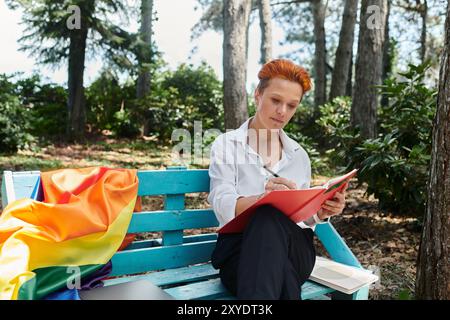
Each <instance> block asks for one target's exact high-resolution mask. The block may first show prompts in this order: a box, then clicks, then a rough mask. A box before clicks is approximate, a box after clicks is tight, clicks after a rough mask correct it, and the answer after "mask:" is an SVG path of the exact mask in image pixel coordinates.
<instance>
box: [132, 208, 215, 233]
mask: <svg viewBox="0 0 450 320" xmlns="http://www.w3.org/2000/svg"><path fill="white" fill-rule="evenodd" d="M218 225H219V223H218V221H217V219H216V216H215V215H214V212H213V211H212V210H211V209H203V210H201V209H200V210H199V209H187V210H165V211H151V212H137V213H134V214H133V217H132V218H131V222H130V226H129V227H128V233H139V232H157V231H171V230H179V229H197V228H209V227H216V226H218Z"/></svg>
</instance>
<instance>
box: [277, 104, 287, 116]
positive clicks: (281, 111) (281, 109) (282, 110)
mask: <svg viewBox="0 0 450 320" xmlns="http://www.w3.org/2000/svg"><path fill="white" fill-rule="evenodd" d="M286 111H287V106H286V105H285V104H281V105H280V106H278V108H277V113H278V114H279V115H285V114H286Z"/></svg>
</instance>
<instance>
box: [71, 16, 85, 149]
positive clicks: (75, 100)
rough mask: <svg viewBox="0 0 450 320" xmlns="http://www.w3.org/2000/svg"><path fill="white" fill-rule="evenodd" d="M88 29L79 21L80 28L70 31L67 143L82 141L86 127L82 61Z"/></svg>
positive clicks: (83, 22)
mask: <svg viewBox="0 0 450 320" xmlns="http://www.w3.org/2000/svg"><path fill="white" fill-rule="evenodd" d="M87 33H88V29H87V27H86V24H85V21H84V20H83V19H81V28H80V29H73V30H71V31H70V45H69V66H68V81H67V82H68V94H69V97H68V101H67V108H68V119H67V138H68V140H69V141H73V140H75V141H81V140H83V139H84V133H85V132H84V130H85V125H86V98H85V96H84V86H83V77H84V61H85V56H86V39H87Z"/></svg>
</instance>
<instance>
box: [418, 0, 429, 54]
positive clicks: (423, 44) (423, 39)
mask: <svg viewBox="0 0 450 320" xmlns="http://www.w3.org/2000/svg"><path fill="white" fill-rule="evenodd" d="M417 1H419V0H417ZM419 5H420V17H421V18H422V32H421V35H420V60H421V61H422V63H424V62H425V59H426V58H427V18H428V2H427V0H424V1H423V4H420V1H419Z"/></svg>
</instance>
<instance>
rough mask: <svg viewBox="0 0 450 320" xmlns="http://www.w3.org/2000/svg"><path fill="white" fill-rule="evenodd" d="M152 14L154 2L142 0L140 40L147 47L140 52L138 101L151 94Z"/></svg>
mask: <svg viewBox="0 0 450 320" xmlns="http://www.w3.org/2000/svg"><path fill="white" fill-rule="evenodd" d="M152 13H153V0H142V2H141V29H140V38H141V39H140V40H141V41H143V42H144V43H145V47H144V48H143V50H141V51H140V54H139V57H138V59H139V61H138V62H139V68H140V73H139V76H138V80H137V88H136V96H137V98H138V99H139V98H143V97H145V96H146V95H147V94H148V93H149V92H150V70H149V67H148V64H150V63H151V45H152Z"/></svg>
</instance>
